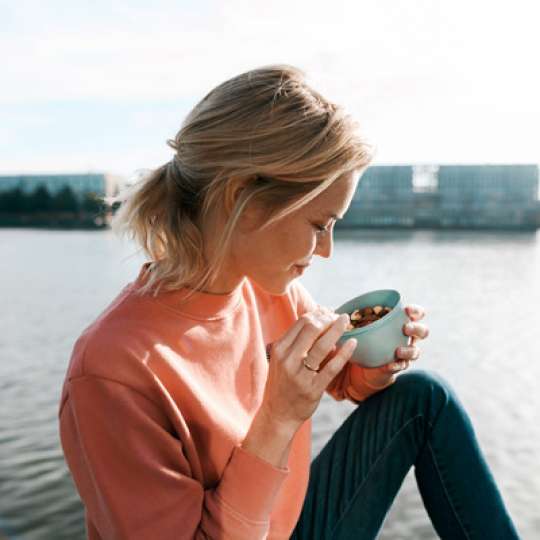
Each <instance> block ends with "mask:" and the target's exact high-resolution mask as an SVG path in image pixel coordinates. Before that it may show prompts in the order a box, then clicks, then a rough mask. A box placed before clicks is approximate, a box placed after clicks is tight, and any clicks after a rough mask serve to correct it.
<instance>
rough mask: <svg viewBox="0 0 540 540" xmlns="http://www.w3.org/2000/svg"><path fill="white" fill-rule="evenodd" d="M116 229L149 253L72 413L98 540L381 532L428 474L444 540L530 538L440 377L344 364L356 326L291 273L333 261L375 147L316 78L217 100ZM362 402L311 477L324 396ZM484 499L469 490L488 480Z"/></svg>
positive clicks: (70, 387) (111, 318)
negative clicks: (410, 486) (340, 227)
mask: <svg viewBox="0 0 540 540" xmlns="http://www.w3.org/2000/svg"><path fill="white" fill-rule="evenodd" d="M169 144H170V146H171V147H172V148H174V150H175V155H174V158H173V159H172V160H171V161H170V162H168V163H166V164H165V165H163V166H162V167H159V168H158V169H157V170H155V171H153V172H152V174H150V175H149V176H148V177H147V178H145V179H143V180H142V181H140V182H139V183H138V184H137V185H136V186H135V188H134V189H132V190H131V191H130V192H129V193H128V194H127V195H126V196H125V197H123V198H122V201H123V204H122V206H121V207H120V209H119V211H118V213H117V215H116V218H115V223H114V226H115V228H116V229H117V230H120V231H125V232H127V233H128V234H131V235H132V237H133V238H135V240H136V241H137V242H138V243H139V244H140V245H141V246H142V247H143V248H144V250H145V252H146V254H147V255H148V257H149V259H150V261H149V262H147V263H145V264H144V265H143V266H142V268H141V270H140V273H139V275H138V277H137V278H136V280H135V281H134V282H133V283H130V284H129V285H127V286H126V287H125V288H124V289H123V291H122V292H121V293H120V294H119V296H118V297H117V298H116V299H115V300H114V301H113V302H112V303H111V304H110V306H109V307H108V308H107V309H106V310H105V311H104V312H103V313H102V314H101V315H100V316H99V317H98V318H97V319H96V321H94V322H93V323H92V324H91V325H90V326H89V327H88V328H87V329H86V330H85V331H84V332H83V334H82V335H81V336H80V338H79V339H78V340H77V342H76V344H75V347H74V350H73V356H72V359H71V363H70V366H69V369H68V373H67V375H66V381H65V384H64V389H63V393H62V399H61V404H60V433H61V440H62V445H63V449H64V453H65V456H66V460H67V463H68V466H69V468H70V470H71V473H72V475H73V478H74V480H75V484H76V486H77V489H78V491H79V493H80V496H81V498H82V500H83V502H84V504H85V508H86V525H87V529H88V537H89V538H91V539H107V540H111V539H130V540H134V539H159V540H167V539H181V538H186V539H187V538H197V539H202V538H211V539H219V538H227V539H229V538H230V539H246V540H256V539H263V538H271V539H285V538H290V537H292V538H295V539H306V540H307V539H309V540H312V539H319V538H358V539H363V538H366V539H368V538H370V539H371V538H375V536H376V535H377V532H378V530H379V529H380V527H381V524H382V521H383V519H384V517H385V515H386V513H387V511H388V508H389V507H390V505H391V503H392V500H393V498H394V496H395V494H396V493H397V491H398V489H399V487H400V485H401V483H402V480H403V478H404V477H405V475H406V473H407V471H408V470H409V468H410V467H411V466H412V465H415V470H416V476H417V479H418V485H419V489H420V492H421V494H422V497H423V499H424V502H425V505H426V508H427V511H428V512H429V515H430V517H431V519H432V521H433V524H434V526H435V528H436V529H437V531H438V532H439V534H440V535H441V537H443V538H451V539H460V538H489V539H491V540H493V539H496V538H505V539H506V538H517V534H516V532H515V530H514V528H513V526H512V523H511V520H510V518H509V516H508V514H507V512H506V510H505V508H504V504H503V501H502V499H501V497H500V495H499V493H498V491H497V488H496V486H495V483H494V482H493V479H492V477H491V474H490V472H489V470H488V468H487V466H486V463H485V461H484V459H483V457H482V454H481V452H480V450H479V448H478V446H477V443H476V440H475V437H474V434H473V430H472V427H471V425H470V423H469V420H468V418H467V416H466V414H465V412H464V411H463V409H462V407H461V406H460V404H459V403H458V401H457V399H456V397H455V395H454V393H453V392H452V390H451V389H450V388H449V387H448V385H447V384H446V383H444V382H443V381H442V380H441V379H440V378H439V377H436V376H434V375H430V374H428V373H425V372H420V371H414V372H412V373H410V374H409V373H407V374H403V375H402V376H400V377H397V378H396V374H397V373H399V372H400V371H403V370H404V369H406V368H407V367H408V366H409V362H410V361H412V360H415V359H416V358H417V357H418V352H419V351H418V348H417V347H416V345H415V343H414V341H415V340H416V339H423V338H425V337H426V336H427V335H428V329H427V327H426V326H425V325H423V324H421V323H419V322H418V321H419V320H420V319H421V318H422V317H423V315H424V312H423V310H422V308H420V307H418V306H408V307H407V312H408V315H409V318H410V319H411V322H410V323H409V324H407V325H406V326H405V327H404V332H405V334H406V335H409V336H411V337H412V339H411V344H410V346H408V347H404V348H402V349H398V350H396V359H395V361H394V362H392V363H391V364H389V365H386V366H383V367H381V368H377V369H363V368H361V367H360V366H358V365H353V364H351V363H349V362H348V360H349V358H350V356H351V352H352V349H353V347H354V344H355V341H354V340H349V341H348V342H347V343H345V345H343V346H342V347H341V348H339V349H338V348H337V347H336V342H337V339H338V338H339V337H340V336H341V334H342V333H343V332H344V329H345V325H346V320H345V319H346V317H345V316H340V317H338V316H337V315H336V314H335V313H333V312H332V311H331V310H330V309H327V308H324V307H322V306H319V305H317V304H316V303H315V302H314V300H313V299H312V298H311V296H310V295H309V293H308V292H307V291H306V289H305V288H303V286H302V285H301V284H300V283H299V282H298V281H297V280H296V278H297V277H298V276H299V275H300V274H301V273H302V272H303V271H304V269H305V268H306V267H307V266H308V265H309V264H310V262H311V260H312V259H313V257H314V256H316V255H318V256H321V257H330V255H331V252H332V229H333V226H334V223H335V221H336V220H337V219H340V218H341V217H342V216H343V214H344V213H345V212H346V210H347V208H348V207H349V204H350V202H351V199H352V197H353V194H354V192H355V189H356V186H357V183H358V179H359V177H360V174H361V173H362V172H363V170H364V169H365V168H366V167H367V166H368V164H369V162H370V159H371V155H370V151H369V147H368V146H367V145H366V144H365V142H364V141H363V140H362V138H361V137H359V136H358V134H357V131H356V127H355V125H354V123H353V122H352V121H351V119H350V118H349V117H348V116H347V115H346V114H344V112H343V111H342V109H341V108H339V107H337V106H336V105H334V104H332V103H330V102H329V101H327V100H326V99H324V98H323V97H322V96H321V95H319V94H318V93H317V92H315V91H314V90H313V89H311V88H310V87H309V86H308V85H307V84H306V83H305V81H304V79H303V76H302V74H301V72H299V71H298V70H297V69H295V68H292V67H289V66H271V67H267V68H262V69H257V70H253V71H250V72H248V73H244V74H242V75H240V76H238V77H235V78H233V79H231V80H229V81H226V82H225V83H223V84H221V85H220V86H218V87H217V88H215V89H214V90H212V91H211V92H210V93H209V94H208V95H207V96H206V97H205V98H204V99H203V100H202V101H201V102H200V103H199V104H198V105H197V106H196V107H195V108H194V109H193V111H192V112H191V113H190V114H189V115H188V117H187V118H186V120H185V122H184V124H183V126H182V128H181V129H180V131H179V133H178V134H177V136H176V138H175V139H174V140H173V141H169ZM325 391H326V392H328V393H329V394H330V395H331V396H332V397H333V398H335V399H336V400H343V399H348V400H351V401H353V402H354V403H357V404H358V407H357V408H356V410H355V411H354V412H353V413H352V414H351V416H350V417H349V418H348V419H347V420H346V421H345V422H344V424H343V425H342V426H341V427H340V428H339V429H338V430H337V431H336V433H335V434H334V435H333V437H332V439H331V440H330V442H329V443H328V444H327V445H326V447H325V448H324V449H323V451H322V452H321V453H320V455H319V456H318V457H317V458H316V459H315V460H314V462H313V464H312V465H311V469H310V435H311V420H310V418H311V416H312V414H313V412H314V411H315V409H316V408H317V405H318V404H319V401H320V399H321V396H322V394H323V393H324V392H325ZM472 488H474V489H472Z"/></svg>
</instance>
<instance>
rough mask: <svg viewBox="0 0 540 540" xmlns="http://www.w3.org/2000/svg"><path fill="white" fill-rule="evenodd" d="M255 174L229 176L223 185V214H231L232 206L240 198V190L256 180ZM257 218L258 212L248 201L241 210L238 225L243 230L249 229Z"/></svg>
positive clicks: (254, 224) (254, 225) (228, 215)
mask: <svg viewBox="0 0 540 540" xmlns="http://www.w3.org/2000/svg"><path fill="white" fill-rule="evenodd" d="M256 178H257V177H256V175H250V176H231V177H230V178H229V179H228V181H227V185H226V186H225V192H224V198H225V200H224V201H223V207H224V210H225V214H226V216H227V218H228V217H230V215H231V214H232V211H233V208H234V206H235V204H236V203H237V201H238V199H239V198H240V196H241V194H242V191H243V190H244V189H246V187H247V186H249V184H250V183H252V182H254V181H255V180H256ZM258 219H259V212H257V209H256V208H255V207H254V205H253V204H252V203H251V202H250V203H248V206H247V207H246V208H244V210H243V211H242V215H241V216H240V220H239V222H238V225H239V227H240V228H241V229H242V230H244V231H249V230H251V228H253V227H256V226H257V225H256V224H257V223H258V221H257V220H258Z"/></svg>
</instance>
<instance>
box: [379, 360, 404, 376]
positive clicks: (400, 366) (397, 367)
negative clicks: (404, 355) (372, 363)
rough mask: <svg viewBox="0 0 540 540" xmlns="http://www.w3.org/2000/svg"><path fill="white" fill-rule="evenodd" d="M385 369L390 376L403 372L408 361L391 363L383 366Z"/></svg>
mask: <svg viewBox="0 0 540 540" xmlns="http://www.w3.org/2000/svg"><path fill="white" fill-rule="evenodd" d="M384 367H385V368H386V371H388V372H389V373H392V374H396V373H399V372H400V371H403V370H405V369H407V368H408V367H409V361H408V360H401V361H397V362H391V363H390V364H386V366H384Z"/></svg>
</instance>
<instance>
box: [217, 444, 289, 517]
mask: <svg viewBox="0 0 540 540" xmlns="http://www.w3.org/2000/svg"><path fill="white" fill-rule="evenodd" d="M288 474H289V468H288V467H287V468H285V469H282V468H280V467H275V466H274V465H272V464H270V463H268V462H267V461H265V460H263V459H261V458H260V457H258V456H256V455H255V454H252V453H251V452H248V451H247V450H245V449H244V448H242V447H240V446H236V447H235V448H234V450H233V451H232V454H231V458H230V460H229V463H228V464H227V466H226V467H225V470H224V472H223V476H222V477H221V481H220V483H219V486H218V487H217V488H216V495H217V496H218V497H219V498H220V499H221V500H222V501H223V502H224V503H225V504H227V506H229V507H230V508H231V509H232V510H234V511H235V512H236V513H238V514H240V515H241V516H242V517H243V518H245V519H246V520H249V521H256V522H260V521H268V520H269V518H270V514H271V512H272V509H273V507H274V502H275V499H276V497H277V495H278V493H279V490H280V488H281V486H282V484H283V482H284V480H285V478H287V476H288Z"/></svg>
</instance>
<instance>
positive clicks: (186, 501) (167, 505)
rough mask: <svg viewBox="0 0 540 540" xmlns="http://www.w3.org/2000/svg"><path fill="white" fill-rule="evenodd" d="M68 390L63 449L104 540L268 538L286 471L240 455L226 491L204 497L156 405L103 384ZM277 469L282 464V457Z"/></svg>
mask: <svg viewBox="0 0 540 540" xmlns="http://www.w3.org/2000/svg"><path fill="white" fill-rule="evenodd" d="M69 387H70V388H69V398H68V400H67V401H66V403H65V404H64V406H63V408H62V410H61V412H60V436H61V442H62V447H63V449H64V454H65V457H66V461H67V463H68V466H69V468H70V470H71V473H72V475H73V478H74V480H75V484H76V486H77V489H78V491H79V494H80V496H81V498H82V500H83V501H84V503H85V506H86V510H87V514H88V518H89V519H90V520H91V522H92V524H93V525H94V526H95V527H96V528H97V530H98V531H99V533H100V535H101V536H102V537H103V538H107V539H108V540H120V539H129V540H137V539H146V538H160V540H169V539H170V540H172V539H175V540H178V539H188V538H189V539H197V540H200V539H207V538H235V539H246V540H248V539H249V540H254V539H263V538H265V536H266V534H267V531H268V526H269V516H270V513H271V510H272V507H273V504H274V500H275V497H276V495H277V493H278V491H279V488H280V487H281V484H282V482H283V480H284V479H285V477H286V476H287V473H288V469H285V468H281V467H279V466H274V465H272V464H271V463H269V462H267V461H265V460H264V458H261V457H258V456H256V455H254V454H253V453H250V452H249V451H248V450H247V449H244V448H242V447H240V446H237V447H235V448H234V450H233V452H232V454H231V457H230V460H229V462H228V463H227V465H226V467H225V469H224V471H223V475H222V477H221V479H220V482H219V483H218V484H217V485H216V486H213V487H212V488H210V489H205V488H204V486H203V485H202V484H201V483H200V482H199V481H197V480H196V479H195V478H194V474H193V470H192V464H191V463H190V461H189V459H188V457H187V455H186V454H187V452H186V449H185V448H184V447H183V445H182V443H181V441H180V440H179V439H178V438H177V437H176V436H175V432H174V430H173V429H172V426H171V425H170V422H169V421H168V419H167V418H166V416H165V414H164V413H163V411H162V409H161V408H160V407H158V406H157V405H156V404H155V403H154V402H152V401H151V400H149V399H148V398H147V397H146V396H144V395H143V394H141V393H139V392H138V391H136V390H134V389H132V388H130V387H129V386H126V385H124V384H121V383H118V382H116V381H112V380H108V379H103V378H100V377H95V376H84V377H79V378H76V379H72V380H71V381H70V383H69ZM278 453H279V452H278ZM276 463H279V464H282V463H284V461H283V460H282V458H281V455H280V456H279V459H278V460H277V461H276Z"/></svg>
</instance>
